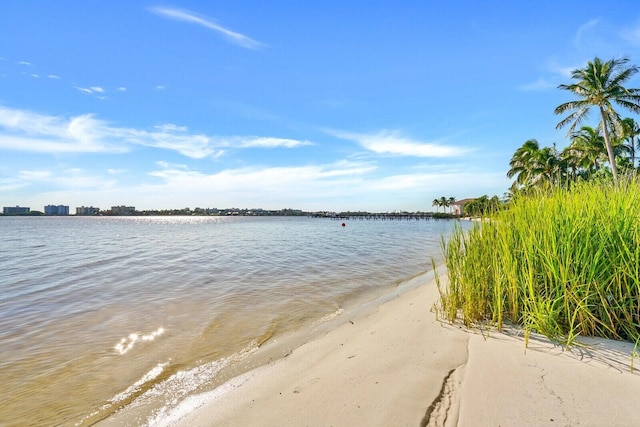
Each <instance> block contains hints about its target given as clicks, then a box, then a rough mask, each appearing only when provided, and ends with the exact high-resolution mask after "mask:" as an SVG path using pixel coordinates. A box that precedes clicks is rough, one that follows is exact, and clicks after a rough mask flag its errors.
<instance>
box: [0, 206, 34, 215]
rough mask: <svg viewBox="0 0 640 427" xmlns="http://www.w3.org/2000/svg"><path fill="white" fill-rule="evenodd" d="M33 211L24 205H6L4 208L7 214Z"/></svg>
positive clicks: (24, 213)
mask: <svg viewBox="0 0 640 427" xmlns="http://www.w3.org/2000/svg"><path fill="white" fill-rule="evenodd" d="M30 212H31V208H27V207H22V206H5V207H3V208H2V213H3V214H5V215H27V214H29V213H30Z"/></svg>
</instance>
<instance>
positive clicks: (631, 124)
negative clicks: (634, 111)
mask: <svg viewBox="0 0 640 427" xmlns="http://www.w3.org/2000/svg"><path fill="white" fill-rule="evenodd" d="M637 136H640V124H638V122H636V121H635V120H633V119H632V118H631V117H627V118H626V119H622V138H623V139H624V140H626V141H627V143H628V144H627V151H629V154H630V156H631V167H632V168H633V169H635V167H636V148H638V149H640V139H638V140H637V142H636V137H637Z"/></svg>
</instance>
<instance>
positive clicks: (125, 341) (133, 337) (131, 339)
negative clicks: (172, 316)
mask: <svg viewBox="0 0 640 427" xmlns="http://www.w3.org/2000/svg"><path fill="white" fill-rule="evenodd" d="M163 333H164V328H163V327H162V326H161V327H159V328H158V329H156V330H155V331H153V332H151V333H150V334H143V335H140V334H139V333H137V332H134V333H131V334H129V336H128V337H125V338H122V339H121V340H120V342H119V343H118V344H116V345H115V346H114V347H113V348H114V349H115V350H116V351H117V352H118V353H120V354H121V355H123V354H126V353H127V352H128V351H129V350H131V349H132V348H133V346H134V345H136V343H137V342H144V341H153V340H155V339H156V338H157V337H159V336H160V335H162V334H163Z"/></svg>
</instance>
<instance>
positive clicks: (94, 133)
mask: <svg viewBox="0 0 640 427" xmlns="http://www.w3.org/2000/svg"><path fill="white" fill-rule="evenodd" d="M307 144H309V143H308V142H306V141H297V140H293V139H285V138H270V137H264V138H261V137H239V136H231V137H220V136H208V135H205V134H202V133H199V134H194V133H190V132H189V129H188V128H187V127H185V126H178V125H175V124H164V125H159V126H156V127H155V128H154V130H153V131H147V130H141V129H134V128H123V127H115V126H111V125H109V124H108V123H107V122H105V121H102V120H99V119H97V118H95V116H94V115H92V114H83V115H79V116H74V117H70V118H67V117H56V116H47V115H42V114H38V113H33V112H29V111H23V110H15V109H10V108H6V107H1V106H0V149H6V150H14V151H24V152H41V153H51V154H56V153H96V152H111V153H123V152H127V151H129V150H130V148H131V146H136V145H137V146H146V147H153V148H162V149H166V150H172V151H177V152H179V153H180V154H182V155H184V156H187V157H191V158H195V159H202V158H205V157H212V158H216V157H220V156H221V155H223V154H224V153H225V151H226V150H227V149H242V148H250V147H262V148H273V147H285V148H295V147H297V146H301V145H307Z"/></svg>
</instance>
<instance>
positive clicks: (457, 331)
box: [152, 275, 640, 426]
mask: <svg viewBox="0 0 640 427" xmlns="http://www.w3.org/2000/svg"><path fill="white" fill-rule="evenodd" d="M443 279H446V278H443ZM415 280H418V281H421V282H420V283H419V284H418V286H417V287H414V288H409V289H407V290H405V291H404V292H402V293H399V294H397V295H394V296H393V297H392V298H391V299H389V300H387V301H386V302H383V303H382V304H381V305H379V306H377V307H368V308H367V309H365V310H363V311H362V312H361V313H360V314H359V315H357V316H354V317H352V318H351V319H350V320H348V321H346V322H343V323H341V324H339V325H338V326H336V327H335V328H334V329H331V330H328V331H327V332H326V333H325V334H324V335H321V336H318V337H316V338H314V339H313V340H311V341H309V342H306V343H304V344H303V345H301V346H300V347H298V348H295V349H294V350H292V351H291V352H290V353H288V354H286V355H285V356H283V357H282V358H280V359H277V360H274V361H272V362H269V363H267V364H266V365H262V366H260V367H258V368H256V369H254V370H252V371H249V372H247V373H245V374H243V375H241V376H239V377H236V378H234V379H232V380H231V381H228V382H227V383H225V384H224V385H223V386H221V387H219V388H217V389H215V390H213V391H211V392H208V393H205V394H201V395H197V396H192V397H190V398H188V399H187V400H186V401H185V402H184V403H183V404H182V405H180V406H179V407H178V408H177V409H176V410H175V411H173V412H172V413H171V414H169V416H168V417H164V418H162V419H156V420H155V421H154V422H152V425H158V426H160V425H177V426H235V425H265V426H272V425H273V426H276V425H278V426H301V425H306V426H327V425H334V426H349V425H369V426H388V425H394V426H404V425H407V426H418V425H419V426H426V425H441V426H453V425H460V426H472V425H503V426H505V425H506V426H508V425H530V426H533V425H594V426H595V425H610V426H616V425H619V426H623V425H632V424H633V423H634V422H636V421H637V412H636V411H635V410H634V409H633V408H634V405H635V397H634V396H635V392H636V391H637V388H638V385H639V384H640V372H638V371H637V370H636V371H635V372H633V373H632V372H630V367H631V363H632V352H633V344H631V343H627V342H619V341H611V340H605V339H594V338H583V339H582V340H580V342H581V343H582V345H581V346H580V347H573V348H570V349H568V350H565V349H564V348H563V347H562V346H559V345H557V344H554V343H552V342H550V341H549V340H547V339H546V338H544V337H542V336H540V335H537V334H531V337H530V341H529V347H528V348H525V346H524V339H523V338H522V337H521V336H520V334H519V330H517V329H512V330H505V332H504V333H499V332H497V331H492V332H490V334H489V336H488V337H487V336H486V335H483V334H481V333H480V332H479V331H477V330H467V329H464V328H462V327H460V326H458V325H450V324H448V323H441V322H440V321H438V320H437V319H436V316H435V313H434V312H433V311H432V310H431V309H432V306H433V304H434V303H435V302H436V301H437V299H438V291H437V287H436V285H435V281H434V280H427V275H423V276H421V277H419V278H416V279H415Z"/></svg>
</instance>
